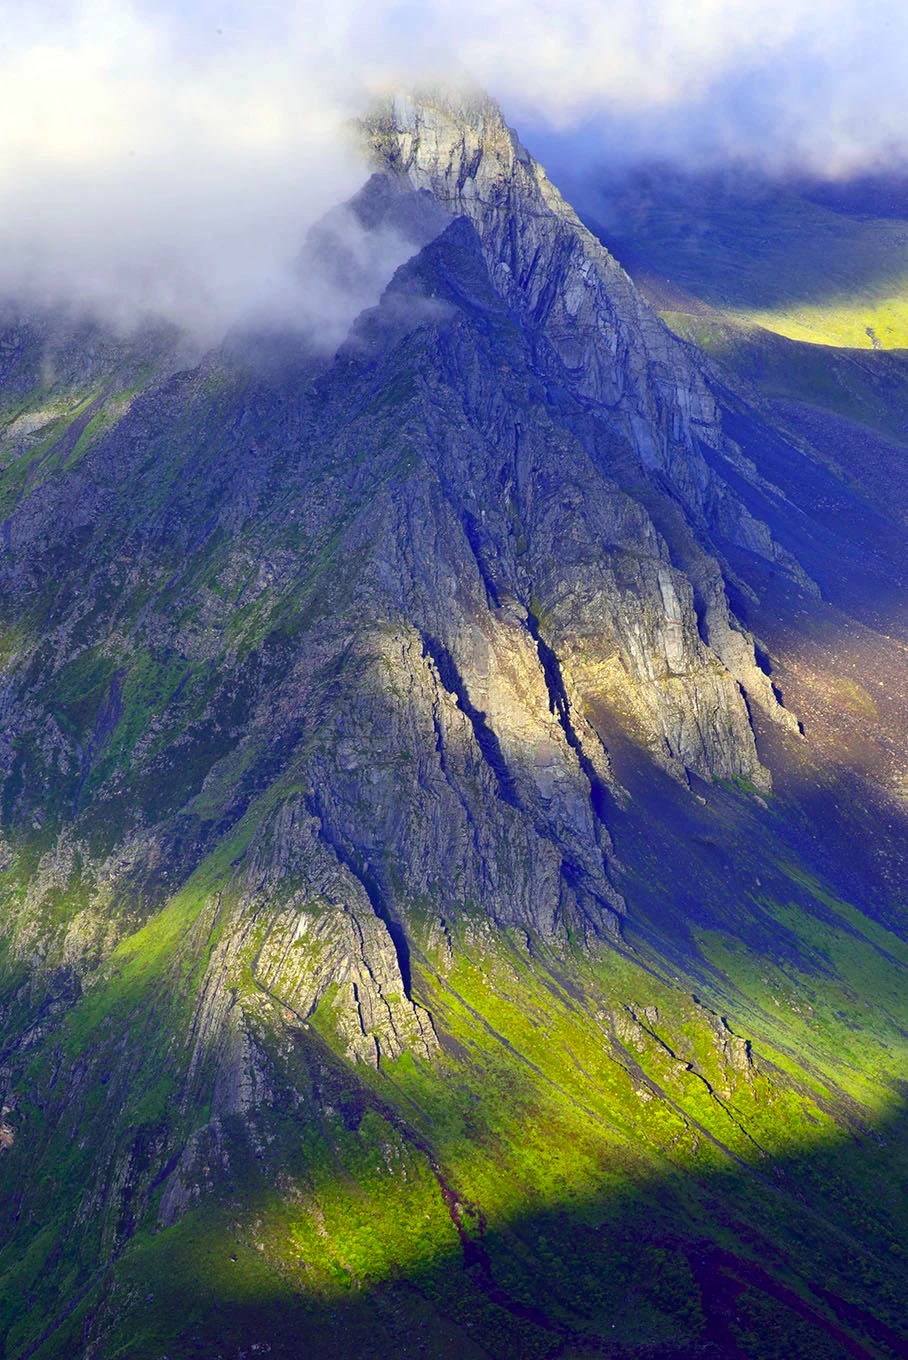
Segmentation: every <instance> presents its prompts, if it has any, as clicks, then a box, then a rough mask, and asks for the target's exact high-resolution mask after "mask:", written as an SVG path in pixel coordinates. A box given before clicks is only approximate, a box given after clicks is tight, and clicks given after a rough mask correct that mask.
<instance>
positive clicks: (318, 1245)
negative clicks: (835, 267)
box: [0, 92, 908, 1360]
mask: <svg viewBox="0 0 908 1360" xmlns="http://www.w3.org/2000/svg"><path fill="white" fill-rule="evenodd" d="M361 134H362V138H363V141H364V144H365V146H366V147H367V149H368V156H369V158H370V170H371V175H370V177H369V178H368V180H367V182H366V183H365V184H364V186H363V188H362V190H361V191H360V192H359V193H358V194H357V196H356V197H355V198H354V199H353V200H352V202H351V203H350V204H348V205H346V206H345V207H344V208H343V209H339V210H338V213H336V214H333V215H330V216H329V217H328V218H327V219H326V220H325V221H324V222H323V223H322V224H321V225H320V226H319V227H318V228H317V229H316V230H315V231H314V232H313V233H312V234H311V236H310V239H309V241H308V242H307V244H306V246H305V248H304V250H303V254H302V256H301V264H300V267H301V269H302V270H303V271H305V270H306V269H310V270H311V269H314V268H318V269H320V270H324V271H327V272H329V273H330V272H331V271H332V270H333V271H334V273H335V275H336V276H337V277H339V278H342V277H344V276H345V275H346V274H349V272H350V270H351V269H352V268H353V264H351V260H350V258H349V252H348V253H347V254H345V250H347V247H346V246H345V241H347V240H348V238H349V226H350V224H351V223H353V224H355V226H356V230H357V232H358V233H360V234H361V236H362V238H363V241H364V242H365V243H366V246H365V253H364V254H362V252H361V254H362V259H366V258H367V256H368V253H369V249H370V248H371V247H374V255H375V259H376V260H380V259H381V258H382V250H383V249H385V248H386V247H387V243H388V242H389V241H394V242H395V243H396V245H395V249H397V250H398V252H399V253H398V256H397V258H404V257H405V258H404V263H403V264H401V265H400V267H398V268H397V269H396V272H394V273H393V276H392V277H391V278H390V280H389V281H388V282H387V285H386V286H385V287H384V289H383V291H382V292H381V296H380V298H379V300H378V302H377V305H375V306H373V307H370V308H367V310H365V311H363V312H361V314H360V315H358V316H357V318H356V319H355V321H354V322H353V325H352V327H351V328H350V329H349V332H348V333H347V334H346V337H345V339H344V340H343V343H342V344H341V345H340V347H339V348H337V349H336V351H334V350H331V351H330V352H325V351H324V349H323V348H320V347H319V346H318V345H317V344H315V343H314V342H313V340H312V337H311V336H308V337H307V336H306V335H305V334H297V333H294V332H292V331H288V330H282V331H273V332H269V333H267V334H265V333H261V332H260V333H256V334H252V333H249V332H247V331H242V330H238V331H236V332H235V333H233V334H232V335H231V336H230V337H228V339H227V340H226V341H225V342H224V343H223V344H222V345H220V346H219V347H218V348H216V349H215V350H213V351H211V352H209V353H207V354H206V355H205V356H204V357H201V358H199V357H198V356H197V355H193V354H192V353H191V352H190V351H189V350H188V348H187V346H186V342H185V341H184V340H183V339H181V337H180V336H178V335H177V334H175V333H174V332H172V331H170V330H168V329H166V328H164V327H160V328H157V329H152V328H147V329H145V330H144V331H142V332H140V333H138V334H136V335H133V336H131V337H126V338H124V337H123V336H121V335H117V334H114V333H112V332H108V331H107V330H105V329H104V327H103V326H101V325H100V324H99V323H94V322H88V321H84V322H83V321H77V320H75V319H73V318H72V317H71V316H63V315H60V314H56V313H53V312H51V311H45V312H41V313H38V312H34V313H29V314H25V313H23V312H21V311H19V312H14V311H13V310H11V309H10V308H7V309H6V310H5V312H4V314H3V318H2V323H0V497H2V505H0V516H2V534H0V660H2V688H0V695H2V723H0V748H2V779H3V783H2V860H0V869H2V872H0V893H2V917H0V1101H2V1118H0V1185H2V1196H0V1213H2V1224H3V1228H2V1233H0V1349H2V1354H3V1355H5V1356H6V1357H9V1360H25V1358H26V1357H33V1356H34V1357H39V1358H40V1360H52V1358H56V1357H73V1356H84V1357H86V1360H88V1358H91V1360H113V1358H114V1357H129V1360H163V1358H164V1357H168V1360H182V1358H183V1357H193V1356H199V1355H201V1356H216V1357H224V1358H225V1360H245V1358H246V1357H251V1356H270V1357H275V1360H276V1358H277V1357H286V1358H288V1360H289V1358H290V1357H299V1356H304V1355H313V1356H318V1357H320V1358H323V1360H333V1358H334V1357H337V1360H340V1358H341V1357H344V1360H349V1358H350V1357H373V1358H374V1360H379V1358H381V1360H391V1357H393V1358H394V1360H410V1357H414V1358H415V1357H434V1358H436V1360H441V1357H448V1356H451V1355H457V1356H458V1357H459V1360H481V1357H520V1360H524V1358H526V1360H533V1358H534V1357H538V1358H539V1360H542V1358H543V1357H556V1356H557V1357H563V1358H566V1360H591V1357H614V1358H615V1360H619V1357H620V1358H621V1360H644V1358H646V1360H654V1358H655V1357H660V1358H661V1357H703V1360H720V1358H721V1357H731V1358H732V1360H735V1358H737V1357H755V1358H757V1360H761V1358H764V1357H765V1360H782V1357H789V1356H793V1355H798V1356H803V1357H806V1358H807V1360H831V1358H832V1357H840V1356H855V1357H875V1358H876V1360H886V1358H887V1357H896V1356H902V1355H905V1354H906V1353H908V1313H906V1309H905V1290H904V1273H905V1262H906V1252H908V1207H906V1206H908V1196H906V1189H908V1117H906V1109H905V1095H906V1091H908V1086H906V1084H905V1083H906V1079H908V1072H906V1054H908V988H906V980H908V972H906V964H908V943H906V930H908V911H906V896H905V890H906V865H905V847H906V845H908V838H906V837H905V834H904V833H905V830H906V821H908V801H906V800H908V760H906V754H905V746H904V732H905V729H906V725H908V691H906V683H905V677H906V664H905V656H906V649H908V547H906V542H908V540H906V535H905V528H906V519H908V514H906V509H905V504H906V503H905V499H904V494H903V483H904V469H905V466H906V460H908V445H906V439H905V437H904V436H903V426H901V425H900V424H899V423H898V422H897V421H896V422H895V423H893V421H894V418H893V412H898V411H899V410H901V406H900V403H901V402H902V401H903V400H904V398H905V395H906V393H908V365H906V363H905V361H904V359H903V357H902V356H900V355H899V354H898V353H897V352H892V353H882V352H881V353H879V354H877V353H875V352H867V353H864V352H863V351H862V352H861V356H860V365H859V366H856V367H853V368H849V367H848V364H849V363H850V362H852V360H850V359H849V357H848V355H847V353H846V352H844V351H841V352H838V353H837V352H834V351H825V352H822V353H823V354H824V355H825V357H824V358H823V363H824V364H825V368H824V370H823V371H824V373H825V375H826V377H825V380H824V384H818V383H815V382H814V383H813V385H812V386H810V387H809V388H808V386H807V385H806V384H804V383H802V384H801V385H800V386H799V385H798V374H799V373H800V372H801V371H802V370H801V369H800V368H799V367H798V365H799V364H801V363H802V360H803V355H804V353H805V352H806V351H812V359H811V363H813V360H814V358H815V356H816V354H817V350H816V347H811V346H806V345H799V344H797V343H796V342H794V341H790V340H786V341H782V340H779V341H778V343H779V344H780V345H784V346H786V347H787V348H786V349H785V355H787V358H786V359H785V365H786V372H787V373H788V374H789V386H788V389H787V391H786V392H785V394H784V399H783V397H782V396H780V395H779V394H776V396H772V395H768V394H767V392H766V391H765V390H764V389H763V388H762V387H761V386H760V385H759V383H757V382H755V381H754V375H753V373H747V372H744V371H742V369H741V367H740V365H739V366H735V365H733V364H730V363H725V362H723V361H722V359H721V358H716V357H715V356H711V355H710V354H709V353H707V352H706V350H705V349H703V348H701V347H698V346H697V345H696V344H694V343H692V342H691V341H689V340H686V339H682V338H680V337H679V336H678V335H676V334H673V333H672V332H671V331H670V330H669V329H667V327H666V326H665V325H664V324H663V321H662V320H661V319H660V317H659V315H658V314H657V313H656V311H655V310H653V308H652V307H651V306H650V304H649V303H647V302H646V301H645V300H644V299H643V297H642V295H641V293H640V292H638V290H637V288H636V287H635V285H634V283H633V282H632V280H631V278H630V277H629V275H628V274H627V273H626V272H625V271H624V269H623V268H622V267H621V265H620V264H619V263H618V261H617V260H616V259H614V258H613V257H612V255H610V254H609V252H608V251H607V249H606V248H605V246H604V245H603V244H602V243H601V241H600V240H599V239H597V237H596V236H595V235H594V234H593V233H592V232H591V231H590V230H589V229H588V228H587V227H586V226H584V225H583V223H582V222H581V221H580V219H579V218H578V216H577V215H576V214H575V212H574V211H573V209H572V208H571V207H570V206H569V205H568V204H567V203H566V202H565V201H564V200H563V198H562V197H561V195H560V194H559V193H558V191H557V189H556V188H555V187H554V185H553V184H552V183H550V181H549V180H548V178H547V177H546V175H545V172H544V171H543V170H542V168H541V167H540V166H539V165H538V164H537V163H536V162H535V161H534V160H533V158H532V157H531V156H530V155H529V154H528V153H527V151H526V150H525V149H524V148H523V146H522V145H521V143H520V141H519V140H518V138H517V136H516V135H515V134H514V133H513V132H512V131H511V130H510V128H508V127H507V126H506V124H505V122H504V120H503V118H502V115H501V113H500V111H499V110H498V108H497V106H496V105H495V104H494V103H492V102H491V101H489V100H488V99H485V98H483V97H479V96H475V97H473V96H467V97H461V96H458V97H456V98H455V97H453V96H449V95H444V94H439V93H432V92H430V93H423V94H419V95H410V96H400V97H396V98H394V99H393V100H388V101H387V102H385V103H383V104H380V105H379V106H377V107H376V108H375V109H374V110H373V111H372V113H371V114H370V115H369V117H368V118H366V119H365V120H364V121H363V123H362V127H361ZM370 243H371V246H370ZM360 263H361V261H360ZM803 362H804V363H805V364H806V360H804V361H803ZM804 371H806V369H805V370H804ZM809 371H810V373H811V374H815V372H816V365H815V363H813V367H810V369H809ZM849 384H850V386H849ZM846 389H847V390H848V391H850V392H851V393H852V394H853V395H854V394H855V393H856V394H857V396H856V398H855V399H856V400H857V399H858V398H860V401H861V402H863V405H862V407H861V412H862V414H860V418H856V416H855V413H854V411H853V410H852V411H851V412H850V414H847V415H846V414H843V413H842V407H841V401H840V400H839V396H840V393H841V392H842V391H843V390H846Z"/></svg>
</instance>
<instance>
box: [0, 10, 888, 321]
mask: <svg viewBox="0 0 908 1360" xmlns="http://www.w3.org/2000/svg"><path fill="white" fill-rule="evenodd" d="M0 17H2V19H3V32H4V46H3V49H2V52H0V196H2V201H0V293H3V294H7V295H9V294H15V295H18V296H20V297H21V296H25V297H26V298H28V299H33V300H36V301H40V302H47V303H51V304H58V303H59V302H61V301H65V302H67V303H68V304H69V305H73V306H85V307H89V308H91V309H93V310H95V311H100V312H101V313H102V314H103V315H104V316H105V317H107V318H108V319H111V320H113V321H115V322H119V323H122V324H132V323H133V322H134V321H135V320H136V319H137V318H139V317H140V316H142V315H144V314H146V313H152V314H158V315H163V316H166V317H169V318H172V319H176V320H178V321H179V322H181V323H182V324H184V325H189V326H190V327H191V328H193V329H195V330H196V331H197V332H198V333H199V334H203V335H205V336H208V337H214V336H216V335H217V334H218V333H220V332H222V331H223V330H224V329H225V328H226V327H228V326H229V325H230V324H232V323H233V322H235V321H236V320H237V319H240V318H244V317H255V316H256V315H259V316H276V317H278V318H280V319H283V320H288V321H290V320H293V319H294V318H305V317H306V316H307V315H312V314H313V313H315V314H317V315H318V318H319V319H318V323H317V324H318V326H319V327H320V328H321V329H322V330H323V331H324V333H325V335H326V336H328V337H329V338H330V340H331V342H332V343H334V342H335V332H336V331H337V330H338V329H339V328H340V329H342V328H343V325H345V324H346V320H347V318H346V315H345V306H346V305H347V304H341V303H340V302H339V301H336V300H335V299H333V298H332V297H331V296H326V295H325V291H324V287H323V281H322V283H321V284H320V283H319V281H318V280H316V279H314V278H310V279H308V280H307V279H306V278H305V277H303V278H302V279H300V277H299V276H298V274H297V273H295V272H294V267H293V262H294V260H295V259H296V258H297V256H298V252H299V247H300V244H301V242H302V239H303V237H304V235H305V233H306V231H307V229H308V228H309V227H310V226H311V225H312V224H313V223H314V222H315V221H317V220H318V219H319V218H320V217H321V216H322V215H323V214H324V213H325V212H326V211H327V210H328V209H329V208H331V207H332V205H334V204H335V203H337V202H338V201H340V200H342V199H344V198H346V197H348V196H349V195H350V194H351V193H352V192H353V191H354V190H355V189H356V188H357V187H358V185H359V184H360V183H361V182H362V180H363V179H364V177H365V174H366V173H367V170H366V167H365V164H364V162H363V161H362V160H361V159H360V157H359V156H358V154H357V152H356V150H355V146H354V142H353V139H352V137H351V135H350V132H349V122H350V120H351V118H353V117H354V116H355V115H356V114H357V113H358V112H360V111H361V110H362V109H363V108H364V107H365V106H366V105H367V104H368V102H369V100H370V98H371V97H372V96H373V94H374V93H375V92H376V91H377V90H379V89H383V88H387V87H389V86H391V85H395V84H402V83H403V84H407V83H419V82H421V81H424V80H426V79H430V80H436V79H446V80H449V81H451V80H453V81H457V80H460V79H471V80H473V81H475V82H478V83H479V84H481V85H483V86H484V87H485V88H486V89H488V90H489V92H490V93H492V94H493V95H495V96H496V97H498V98H499V100H500V101H501V102H502V104H503V106H504V108H505V111H506V113H507V114H508V115H509V117H510V118H511V120H512V121H514V122H516V123H517V124H518V125H519V126H520V127H521V130H522V131H523V132H524V133H525V140H527V141H528V142H529V143H530V145H531V147H532V146H533V145H534V137H535V138H537V140H538V142H539V144H544V142H545V139H546V137H555V136H560V137H561V139H562V141H561V147H562V154H569V155H572V156H574V157H576V158H579V159H583V158H584V157H587V158H588V159H589V160H591V161H592V160H594V159H595V158H596V157H598V156H600V155H602V154H603V153H604V152H607V151H610V152H611V154H615V152H614V148H615V147H616V146H619V145H620V147H621V148H622V152H623V154H624V155H625V156H626V155H628V154H633V155H639V156H640V157H648V156H652V155H653V154H659V155H661V156H665V155H669V156H673V157H676V158H678V159H691V158H693V159H698V158H699V159H700V160H701V161H702V160H704V159H705V160H710V159H712V160H721V159H722V158H735V159H742V158H743V159H744V160H749V161H753V162H756V163H758V164H760V165H761V167H763V168H767V167H768V168H770V169H786V170H790V169H805V170H808V171H810V172H811V173H814V174H817V173H819V174H829V175H842V174H848V173H851V172H855V171H860V170H864V169H866V168H868V167H876V166H879V165H886V164H892V163H895V162H899V163H903V162H904V161H905V160H906V154H908V93H906V88H905V87H906V82H905V80H904V57H905V54H906V49H908V43H906V39H908V12H906V11H905V10H904V9H903V7H902V6H901V5H900V4H896V3H895V2H894V0H871V2H870V3H867V0H825V3H824V4H823V6H820V5H819V4H818V3H817V0H750V2H749V3H746V4H745V3H744V2H743V0H563V3H562V4H560V5H559V6H553V5H552V4H551V0H493V2H492V3H491V4H489V3H488V0H484V2H483V3H480V0H456V3H455V0H422V3H418V4H416V3H409V2H408V0H403V2H402V3H401V2H398V3H394V2H393V0H371V3H365V0H336V2H335V3H334V4H333V5H331V6H328V7H326V6H324V5H323V4H321V3H320V4H318V5H316V4H315V3H312V0H298V3H295V4H294V3H292V0H291V2H290V3H273V2H272V0H263V3H257V4H253V3H251V0H224V2H223V3H220V4H215V3H212V2H211V0H199V2H198V3H196V4H194V5H193V6H192V7H191V10H190V11H189V13H188V14H187V12H186V11H185V10H184V9H183V8H181V7H179V6H178V5H177V4H176V3H175V0H174V2H172V3H169V4H168V3H161V0H157V2H156V3H151V2H150V0H57V3H54V0H45V3H44V4H42V5H41V6H37V7H34V9H33V10H32V12H31V13H29V12H28V11H25V12H24V13H23V11H22V7H20V6H18V5H17V6H16V7H15V8H14V7H13V6H11V5H7V4H2V3H0ZM565 148H567V152H565ZM400 256H401V250H400V242H395V241H393V240H389V242H388V260H387V262H386V263H387V269H386V271H385V272H386V273H390V271H391V269H392V268H393V267H395V266H396V264H397V263H399V262H400ZM373 272H375V271H373ZM380 273H381V270H379V271H378V274H380ZM378 274H376V277H375V278H373V279H372V281H371V283H370V287H371V288H372V290H373V291H375V290H376V289H377V287H378V286H379V283H378V282H377V281H376V280H377V278H378ZM319 287H321V293H319ZM363 300H364V299H363V297H360V296H357V298H356V299H355V302H356V305H360V303H361V302H362V301H363ZM365 300H366V301H371V300H372V298H371V297H368V298H365ZM349 301H350V300H349V299H348V300H347V303H349ZM335 312H336V314H337V315H336V317H335V318H334V319H335V320H336V321H337V325H335V326H334V327H332V324H331V318H332V316H333V314H334V313H335Z"/></svg>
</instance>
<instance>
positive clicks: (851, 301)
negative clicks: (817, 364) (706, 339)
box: [581, 167, 908, 349]
mask: <svg viewBox="0 0 908 1360" xmlns="http://www.w3.org/2000/svg"><path fill="white" fill-rule="evenodd" d="M861 186H863V188H862V187H861ZM884 188H885V186H883V185H881V183H880V182H878V181H872V182H871V181H860V182H859V183H858V182H856V183H855V185H854V186H852V191H851V192H849V190H848V187H847V186H835V189H833V188H830V187H828V186H826V187H824V188H820V187H817V186H782V187H780V186H779V185H778V184H770V183H768V182H766V181H754V180H753V179H752V178H749V177H747V176H744V175H734V174H728V173H725V174H722V175H719V174H715V175H710V176H688V175H683V174H680V173H679V172H678V171H676V170H672V169H669V168H667V167H650V168H647V169H645V170H636V171H634V172H632V173H626V174H623V175H622V176H621V177H620V178H618V179H611V180H609V181H608V182H607V183H601V184H600V185H598V186H597V187H596V189H594V190H590V189H587V190H586V192H585V197H584V200H583V202H582V204H581V207H582V209H583V215H584V217H585V219H586V221H587V223H588V225H589V226H591V227H592V228H593V230H594V231H595V232H596V234H597V235H598V236H599V237H600V239H601V240H602V241H603V243H604V244H605V245H606V246H607V247H608V248H609V250H611V251H612V253H613V254H614V255H616V256H617V258H618V259H619V260H621V262H622V263H623V264H624V265H625V267H626V268H627V269H628V270H629V271H630V273H631V274H632V275H633V276H634V278H635V280H636V281H637V282H638V284H640V286H642V287H643V289H644V291H645V292H647V291H649V290H650V289H655V290H656V292H658V291H659V290H660V288H661V289H663V290H664V288H665V287H666V284H667V283H669V282H670V284H671V285H672V286H673V287H674V288H675V289H676V290H678V289H680V290H682V291H683V292H685V293H687V294H689V297H688V299H687V305H686V306H684V307H681V306H678V305H674V306H671V310H690V311H694V312H695V311H697V310H700V309H702V307H703V306H704V305H705V306H706V307H708V308H715V309H718V310H720V311H722V312H723V313H725V314H727V315H728V316H729V317H730V318H732V319H734V320H737V321H744V322H748V323H755V324H757V325H759V326H762V327H765V328H766V329H767V330H771V331H775V332H777V333H778V334H779V335H784V336H787V337H788V338H790V339H793V340H806V341H810V342H813V343H817V344H826V345H842V346H848V347H851V348H858V349H899V348H904V347H906V346H908V205H906V204H905V202H904V192H902V193H899V192H896V191H895V189H894V190H893V192H892V193H888V194H887V193H885V192H884ZM897 188H898V186H896V189H897ZM862 204H863V205H864V208H865V211H863V212H862V211H861V207H862ZM894 214H900V215H894ZM676 303H677V298H676ZM657 305H659V301H658V299H657Z"/></svg>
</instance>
